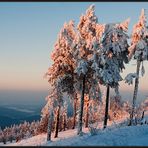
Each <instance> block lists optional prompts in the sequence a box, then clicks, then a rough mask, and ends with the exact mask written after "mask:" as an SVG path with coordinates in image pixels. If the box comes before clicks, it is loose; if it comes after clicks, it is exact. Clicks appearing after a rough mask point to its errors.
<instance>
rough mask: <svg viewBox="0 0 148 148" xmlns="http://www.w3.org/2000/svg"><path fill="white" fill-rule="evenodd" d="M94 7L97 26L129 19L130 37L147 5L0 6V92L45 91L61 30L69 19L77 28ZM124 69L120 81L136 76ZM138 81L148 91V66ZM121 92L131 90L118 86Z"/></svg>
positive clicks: (115, 3)
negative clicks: (127, 76)
mask: <svg viewBox="0 0 148 148" xmlns="http://www.w3.org/2000/svg"><path fill="white" fill-rule="evenodd" d="M91 4H95V6H96V9H95V10H96V11H95V12H96V15H97V16H98V21H99V22H100V23H110V22H121V21H124V20H125V19H127V18H128V17H130V19H131V21H130V25H129V33H131V29H132V26H133V24H134V23H136V22H137V21H138V18H139V15H140V12H141V9H142V8H145V9H146V10H147V11H146V14H147V16H148V2H128V3H127V2H110V3H109V2H96V3H94V2H83V3H82V2H81V3H80V2H69V3H67V2H61V3H60V2H49V3H47V2H44V3H42V2H33V3H32V2H29V3H27V2H25V3H24V2H20V3H19V2H13V3H10V2H6V3H0V90H47V89H48V87H49V86H48V83H47V80H45V79H43V75H44V73H45V72H46V71H47V69H48V67H49V66H50V65H51V60H50V53H51V51H52V49H53V45H54V42H55V41H56V37H57V34H58V32H59V31H60V28H61V27H62V26H63V24H64V22H67V21H69V20H71V19H73V20H75V23H76V24H77V23H78V21H79V17H80V15H81V14H82V13H85V10H86V9H87V8H88V7H89V5H91ZM134 63H136V62H135V61H132V62H131V63H130V64H128V65H126V70H124V73H123V77H124V76H125V75H126V74H127V73H129V72H135V70H136V65H133V64H134ZM144 65H145V69H146V73H145V76H144V77H143V78H140V90H148V88H147V84H148V70H147V69H148V62H145V63H144ZM121 89H122V90H133V86H130V87H129V86H128V85H125V84H124V83H123V82H122V83H121Z"/></svg>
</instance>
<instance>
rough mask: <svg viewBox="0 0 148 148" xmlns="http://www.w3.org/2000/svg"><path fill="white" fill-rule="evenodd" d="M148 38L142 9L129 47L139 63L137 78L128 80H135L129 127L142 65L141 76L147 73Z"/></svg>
mask: <svg viewBox="0 0 148 148" xmlns="http://www.w3.org/2000/svg"><path fill="white" fill-rule="evenodd" d="M147 38H148V29H147V26H146V16H145V11H144V9H142V11H141V15H140V17H139V21H138V22H137V23H136V24H135V25H134V26H133V31H132V37H131V46H130V47H129V52H130V53H129V59H131V58H132V57H134V59H136V61H137V69H136V73H135V75H136V76H135V77H131V78H130V79H129V81H128V80H127V79H126V82H128V83H129V84H130V81H131V82H132V78H135V87H134V94H133V103H132V111H131V114H130V123H129V125H132V120H133V117H134V110H135V103H136V99H137V93H138V84H139V72H140V66H141V63H142V67H141V75H142V76H143V75H144V73H145V70H144V66H143V61H144V60H148V42H147ZM127 77H128V76H127ZM127 77H126V78H127Z"/></svg>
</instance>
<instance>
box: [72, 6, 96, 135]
mask: <svg viewBox="0 0 148 148" xmlns="http://www.w3.org/2000/svg"><path fill="white" fill-rule="evenodd" d="M97 22H98V19H97V16H96V15H95V11H94V5H91V6H90V7H89V8H88V10H87V11H86V14H85V15H82V16H81V17H80V21H79V23H78V26H77V30H78V33H77V36H76V40H75V43H76V50H75V53H74V54H75V59H76V62H77V63H76V65H77V67H76V69H75V72H76V74H77V75H78V81H77V83H79V86H80V90H81V98H80V109H79V118H78V131H77V134H78V135H82V117H83V107H84V93H85V88H86V84H85V83H86V80H87V79H88V76H89V73H91V66H90V62H89V60H90V59H91V57H92V54H93V52H92V47H93V44H92V43H93V42H92V41H93V38H94V37H95V36H96V30H95V28H96V24H97Z"/></svg>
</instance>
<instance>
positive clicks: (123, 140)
mask: <svg viewBox="0 0 148 148" xmlns="http://www.w3.org/2000/svg"><path fill="white" fill-rule="evenodd" d="M145 115H146V119H147V121H148V112H146V114H145ZM125 119H126V116H125V117H124V118H123V119H120V120H118V121H116V124H115V123H113V122H111V121H109V122H108V128H107V129H105V130H102V125H103V123H101V122H100V123H98V125H97V127H98V129H100V130H99V132H98V134H97V135H94V136H91V134H90V132H89V130H88V128H83V132H84V135H83V136H81V137H80V136H77V129H74V130H73V129H71V130H66V131H62V132H59V136H58V138H53V134H52V142H47V140H46V138H47V134H41V135H38V136H34V137H31V138H28V139H24V140H21V141H20V142H17V143H7V144H6V145H5V146H41V145H42V146H85V145H88V146H107V145H109V146H115V145H116V146H148V125H137V126H130V127H129V126H123V127H120V126H118V123H121V122H123V121H124V120H125ZM0 146H4V144H3V143H0Z"/></svg>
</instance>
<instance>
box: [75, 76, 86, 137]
mask: <svg viewBox="0 0 148 148" xmlns="http://www.w3.org/2000/svg"><path fill="white" fill-rule="evenodd" d="M85 77H86V76H85V75H84V76H83V80H82V94H81V100H80V111H79V120H78V131H77V135H80V136H81V135H82V119H83V107H84V93H85Z"/></svg>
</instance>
